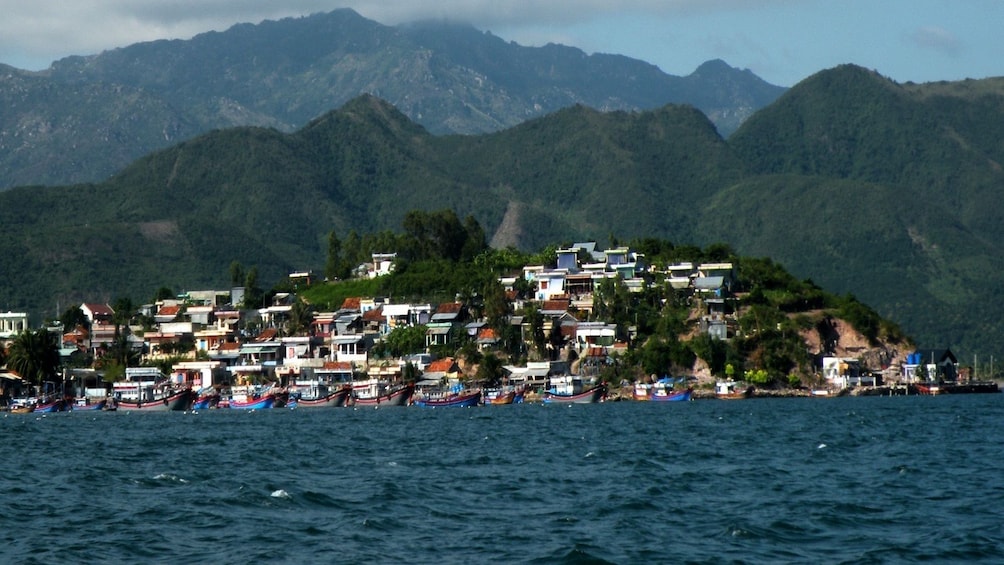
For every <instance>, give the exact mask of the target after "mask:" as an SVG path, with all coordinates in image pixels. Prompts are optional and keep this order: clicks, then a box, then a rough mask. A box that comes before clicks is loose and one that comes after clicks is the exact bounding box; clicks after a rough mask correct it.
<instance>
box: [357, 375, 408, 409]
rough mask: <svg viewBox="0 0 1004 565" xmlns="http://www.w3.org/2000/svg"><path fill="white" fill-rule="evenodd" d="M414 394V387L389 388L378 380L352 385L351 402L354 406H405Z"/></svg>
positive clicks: (368, 380) (358, 382)
mask: <svg viewBox="0 0 1004 565" xmlns="http://www.w3.org/2000/svg"><path fill="white" fill-rule="evenodd" d="M413 394H415V385H414V384H407V385H400V386H397V387H390V386H389V385H387V384H386V383H385V382H383V381H381V380H378V379H367V380H364V381H355V382H354V383H352V397H353V398H352V401H353V402H354V403H355V405H356V406H407V405H408V403H409V402H411V397H412V395H413Z"/></svg>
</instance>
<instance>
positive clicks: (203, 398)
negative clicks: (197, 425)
mask: <svg viewBox="0 0 1004 565" xmlns="http://www.w3.org/2000/svg"><path fill="white" fill-rule="evenodd" d="M219 405H220V391H218V390H216V388H215V387H206V388H204V389H201V390H199V392H197V393H196V394H195V401H194V402H192V410H209V409H210V408H217V407H219Z"/></svg>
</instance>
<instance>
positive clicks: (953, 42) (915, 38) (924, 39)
mask: <svg viewBox="0 0 1004 565" xmlns="http://www.w3.org/2000/svg"><path fill="white" fill-rule="evenodd" d="M909 40H910V42H911V43H913V44H914V45H917V46H918V47H923V48H925V49H931V50H934V51H938V52H940V53H943V54H945V55H948V56H950V57H957V56H958V55H959V53H960V52H961V51H962V42H961V41H959V38H958V37H956V36H955V35H954V34H953V33H952V32H950V31H948V30H946V29H944V28H941V27H936V26H928V27H922V28H920V29H917V30H915V31H914V32H913V33H911V34H910V36H909Z"/></svg>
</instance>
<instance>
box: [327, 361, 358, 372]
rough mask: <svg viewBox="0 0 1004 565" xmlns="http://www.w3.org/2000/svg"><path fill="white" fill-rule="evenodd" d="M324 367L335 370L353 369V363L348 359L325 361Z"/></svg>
mask: <svg viewBox="0 0 1004 565" xmlns="http://www.w3.org/2000/svg"><path fill="white" fill-rule="evenodd" d="M324 368H325V369H329V370H334V371H351V370H352V363H350V362H348V361H325V362H324Z"/></svg>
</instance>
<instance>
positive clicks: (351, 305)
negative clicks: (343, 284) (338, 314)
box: [342, 296, 362, 310]
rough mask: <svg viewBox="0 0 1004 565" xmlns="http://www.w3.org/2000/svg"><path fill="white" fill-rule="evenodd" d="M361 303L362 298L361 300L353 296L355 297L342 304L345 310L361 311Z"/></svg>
mask: <svg viewBox="0 0 1004 565" xmlns="http://www.w3.org/2000/svg"><path fill="white" fill-rule="evenodd" d="M361 301H362V298H360V297H358V296H353V297H349V298H346V299H345V300H344V301H343V302H342V308H343V309H345V310H359V303H360V302H361Z"/></svg>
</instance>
